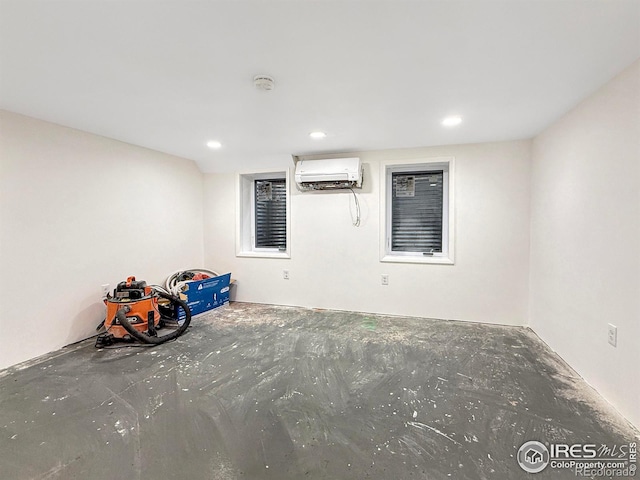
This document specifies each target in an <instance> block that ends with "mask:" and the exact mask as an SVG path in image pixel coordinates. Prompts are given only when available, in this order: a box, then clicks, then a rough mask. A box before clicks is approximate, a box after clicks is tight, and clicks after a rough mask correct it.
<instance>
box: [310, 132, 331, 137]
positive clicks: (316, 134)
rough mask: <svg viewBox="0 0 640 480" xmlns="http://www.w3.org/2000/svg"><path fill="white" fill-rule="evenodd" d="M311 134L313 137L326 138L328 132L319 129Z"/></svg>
mask: <svg viewBox="0 0 640 480" xmlns="http://www.w3.org/2000/svg"><path fill="white" fill-rule="evenodd" d="M309 136H310V137H311V138H316V139H319V138H324V137H326V136H327V134H326V133H324V132H320V131H318V132H311V133H310V134H309Z"/></svg>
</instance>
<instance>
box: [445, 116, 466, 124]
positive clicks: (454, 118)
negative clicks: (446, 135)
mask: <svg viewBox="0 0 640 480" xmlns="http://www.w3.org/2000/svg"><path fill="white" fill-rule="evenodd" d="M461 123H462V117H460V116H459V115H451V116H450V117H446V118H445V119H444V120H442V125H444V126H445V127H455V126H456V125H460V124H461Z"/></svg>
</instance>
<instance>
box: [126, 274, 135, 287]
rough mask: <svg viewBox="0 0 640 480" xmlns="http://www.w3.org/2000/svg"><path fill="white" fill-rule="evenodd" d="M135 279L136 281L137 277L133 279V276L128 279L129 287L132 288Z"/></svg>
mask: <svg viewBox="0 0 640 480" xmlns="http://www.w3.org/2000/svg"><path fill="white" fill-rule="evenodd" d="M135 279H136V277H133V276H131V277H128V278H127V287H130V286H131V282H133V281H134V280H135Z"/></svg>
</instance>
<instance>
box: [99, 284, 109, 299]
mask: <svg viewBox="0 0 640 480" xmlns="http://www.w3.org/2000/svg"><path fill="white" fill-rule="evenodd" d="M100 294H101V295H102V298H107V295H109V284H108V283H105V284H104V285H100Z"/></svg>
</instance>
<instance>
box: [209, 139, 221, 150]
mask: <svg viewBox="0 0 640 480" xmlns="http://www.w3.org/2000/svg"><path fill="white" fill-rule="evenodd" d="M221 146H222V144H221V143H220V142H219V141H217V140H210V141H208V142H207V147H209V148H214V149H217V148H220V147H221Z"/></svg>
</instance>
